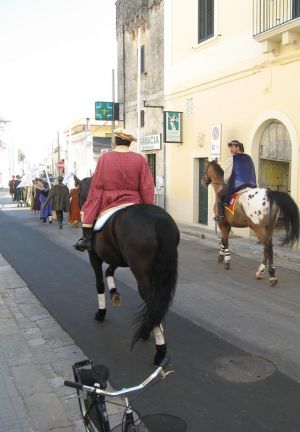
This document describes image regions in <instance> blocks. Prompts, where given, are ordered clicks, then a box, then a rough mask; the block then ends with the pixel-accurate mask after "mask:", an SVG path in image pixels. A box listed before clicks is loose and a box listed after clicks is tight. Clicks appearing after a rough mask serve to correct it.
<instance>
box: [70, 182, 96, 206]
mask: <svg viewBox="0 0 300 432" xmlns="http://www.w3.org/2000/svg"><path fill="white" fill-rule="evenodd" d="M74 181H75V185H76V186H78V193H79V207H80V208H81V207H82V206H83V204H84V203H85V201H86V199H87V196H88V193H89V189H90V186H91V181H92V177H85V178H84V179H82V180H80V179H79V178H78V177H76V176H75V175H74Z"/></svg>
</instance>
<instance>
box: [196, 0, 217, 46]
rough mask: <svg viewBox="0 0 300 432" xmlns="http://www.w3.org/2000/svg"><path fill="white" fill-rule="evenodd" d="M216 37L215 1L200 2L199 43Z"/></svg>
mask: <svg viewBox="0 0 300 432" xmlns="http://www.w3.org/2000/svg"><path fill="white" fill-rule="evenodd" d="M213 35H214V0H198V42H199V43H200V42H202V41H204V40H206V39H209V38H210V37H212V36H213Z"/></svg>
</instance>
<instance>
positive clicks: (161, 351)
mask: <svg viewBox="0 0 300 432" xmlns="http://www.w3.org/2000/svg"><path fill="white" fill-rule="evenodd" d="M166 354H167V345H166V344H163V345H156V354H155V357H154V360H153V364H154V366H159V365H160V364H161V362H162V361H163V359H164V358H165V357H166Z"/></svg>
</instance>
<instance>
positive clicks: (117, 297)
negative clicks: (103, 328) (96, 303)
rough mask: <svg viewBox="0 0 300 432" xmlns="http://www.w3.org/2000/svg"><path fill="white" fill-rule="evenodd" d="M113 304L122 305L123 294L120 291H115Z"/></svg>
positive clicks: (112, 299)
mask: <svg viewBox="0 0 300 432" xmlns="http://www.w3.org/2000/svg"><path fill="white" fill-rule="evenodd" d="M111 304H112V306H121V296H120V294H119V293H115V294H113V295H112V297H111Z"/></svg>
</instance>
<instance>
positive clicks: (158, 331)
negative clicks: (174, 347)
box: [153, 324, 166, 345]
mask: <svg viewBox="0 0 300 432" xmlns="http://www.w3.org/2000/svg"><path fill="white" fill-rule="evenodd" d="M153 332H154V337H155V343H156V345H164V344H165V343H166V342H165V338H164V329H163V326H162V325H161V324H160V325H159V326H155V327H154V329H153Z"/></svg>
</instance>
